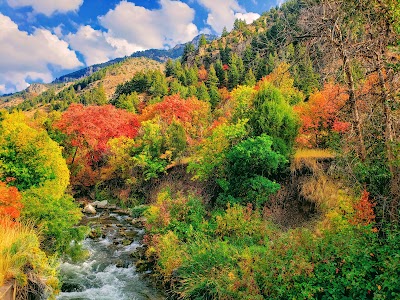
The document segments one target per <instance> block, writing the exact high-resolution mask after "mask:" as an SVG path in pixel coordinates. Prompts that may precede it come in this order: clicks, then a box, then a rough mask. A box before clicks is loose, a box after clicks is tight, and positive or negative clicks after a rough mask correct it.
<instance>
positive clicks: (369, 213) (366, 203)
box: [350, 190, 375, 226]
mask: <svg viewBox="0 0 400 300" xmlns="http://www.w3.org/2000/svg"><path fill="white" fill-rule="evenodd" d="M353 207H354V211H355V213H354V216H353V218H352V219H351V220H350V223H351V224H354V225H358V224H360V225H364V226H366V225H368V224H370V223H372V222H374V221H375V212H374V207H375V204H374V203H372V202H371V201H370V200H369V193H368V192H367V191H366V190H364V191H363V193H362V195H361V199H360V201H358V202H357V203H355V204H354V206H353Z"/></svg>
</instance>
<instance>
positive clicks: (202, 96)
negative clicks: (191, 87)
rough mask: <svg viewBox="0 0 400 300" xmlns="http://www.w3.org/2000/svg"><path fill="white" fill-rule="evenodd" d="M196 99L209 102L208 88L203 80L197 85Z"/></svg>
mask: <svg viewBox="0 0 400 300" xmlns="http://www.w3.org/2000/svg"><path fill="white" fill-rule="evenodd" d="M196 96H197V99H199V100H202V101H206V102H209V101H210V95H209V94H208V90H207V87H206V85H205V84H204V82H202V83H201V84H200V85H199V87H198V88H197V94H196Z"/></svg>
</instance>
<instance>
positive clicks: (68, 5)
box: [7, 0, 83, 16]
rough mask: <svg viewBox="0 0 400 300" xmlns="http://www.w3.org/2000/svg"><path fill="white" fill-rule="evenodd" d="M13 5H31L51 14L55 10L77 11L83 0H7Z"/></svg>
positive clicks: (34, 8)
mask: <svg viewBox="0 0 400 300" xmlns="http://www.w3.org/2000/svg"><path fill="white" fill-rule="evenodd" d="M7 3H8V5H10V6H11V7H26V6H31V7H32V9H33V10H34V11H35V12H38V13H42V14H45V15H46V16H50V15H52V14H53V13H55V12H59V13H66V12H68V11H77V10H78V9H79V7H80V6H81V5H82V3H83V0H57V1H55V0H7Z"/></svg>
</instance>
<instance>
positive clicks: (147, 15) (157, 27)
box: [66, 0, 198, 65]
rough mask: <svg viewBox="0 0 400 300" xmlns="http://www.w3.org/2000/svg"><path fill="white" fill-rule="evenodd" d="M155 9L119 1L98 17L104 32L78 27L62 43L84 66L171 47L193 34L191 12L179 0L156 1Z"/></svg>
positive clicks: (88, 27)
mask: <svg viewBox="0 0 400 300" xmlns="http://www.w3.org/2000/svg"><path fill="white" fill-rule="evenodd" d="M160 6H161V7H160V8H159V9H154V10H150V9H146V8H144V7H142V6H136V5H135V4H134V3H131V2H127V1H121V2H120V3H119V4H118V5H117V6H116V7H115V8H114V9H111V10H109V11H108V12H107V14H105V15H104V16H100V17H99V23H100V25H101V26H103V28H104V29H105V31H100V30H95V29H93V28H92V27H90V26H81V27H80V28H79V30H78V31H77V32H76V33H74V34H68V36H67V37H66V40H67V41H68V42H69V43H70V45H71V47H72V48H73V49H75V50H77V51H79V52H80V53H82V55H83V56H84V57H85V62H86V64H87V65H91V64H96V63H101V62H105V61H107V60H110V59H113V58H115V57H121V56H125V55H131V54H132V53H133V52H135V51H140V50H145V49H150V48H165V47H172V46H175V45H176V44H178V43H184V42H187V41H190V40H192V39H193V38H194V37H195V36H196V35H197V34H198V29H197V26H196V25H195V24H194V23H193V20H194V15H195V11H194V10H193V9H192V8H190V7H189V6H188V5H187V4H185V3H183V2H181V1H172V0H160Z"/></svg>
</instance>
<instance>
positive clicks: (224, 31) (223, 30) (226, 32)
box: [221, 27, 229, 37]
mask: <svg viewBox="0 0 400 300" xmlns="http://www.w3.org/2000/svg"><path fill="white" fill-rule="evenodd" d="M228 34H229V32H228V30H227V29H226V27H224V29H222V34H221V37H226V36H227V35H228Z"/></svg>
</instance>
